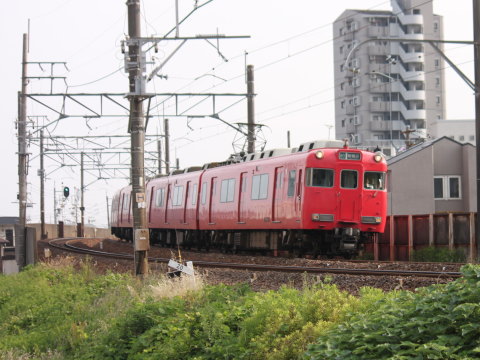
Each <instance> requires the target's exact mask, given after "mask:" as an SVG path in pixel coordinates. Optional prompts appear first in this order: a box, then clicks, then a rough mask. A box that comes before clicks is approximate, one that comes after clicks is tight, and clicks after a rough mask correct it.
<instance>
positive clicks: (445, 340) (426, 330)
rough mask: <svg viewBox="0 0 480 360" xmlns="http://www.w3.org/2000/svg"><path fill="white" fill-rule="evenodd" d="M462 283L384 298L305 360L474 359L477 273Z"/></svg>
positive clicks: (478, 332) (478, 348)
mask: <svg viewBox="0 0 480 360" xmlns="http://www.w3.org/2000/svg"><path fill="white" fill-rule="evenodd" d="M462 272H463V274H464V278H462V279H459V280H457V281H454V282H451V283H448V284H444V285H435V286H430V287H428V288H424V289H420V290H419V291H418V292H417V293H410V292H401V293H398V294H395V296H388V297H386V298H385V299H384V300H382V301H381V302H379V303H378V306H377V307H376V308H375V310H374V311H372V312H370V313H363V314H356V315H355V316H354V317H353V318H352V319H350V321H348V322H345V323H343V324H341V325H339V326H337V327H335V328H334V329H332V330H331V331H329V332H326V333H324V334H322V335H321V336H320V337H319V339H318V342H317V344H316V345H313V346H311V347H310V349H309V351H308V358H309V359H362V360H363V359H376V360H377V359H463V360H465V359H478V358H479V357H480V267H479V266H473V265H467V266H464V267H463V269H462Z"/></svg>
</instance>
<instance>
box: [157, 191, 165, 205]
mask: <svg viewBox="0 0 480 360" xmlns="http://www.w3.org/2000/svg"><path fill="white" fill-rule="evenodd" d="M164 197H165V189H163V188H161V189H157V190H156V191H155V207H157V208H159V207H162V206H163V199H164Z"/></svg>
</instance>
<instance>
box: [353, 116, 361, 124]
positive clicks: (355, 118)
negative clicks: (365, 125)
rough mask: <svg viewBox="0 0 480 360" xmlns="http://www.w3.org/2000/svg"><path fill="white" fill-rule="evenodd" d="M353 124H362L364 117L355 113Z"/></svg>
mask: <svg viewBox="0 0 480 360" xmlns="http://www.w3.org/2000/svg"><path fill="white" fill-rule="evenodd" d="M353 124H354V125H361V124H362V118H361V116H360V115H355V116H354V117H353Z"/></svg>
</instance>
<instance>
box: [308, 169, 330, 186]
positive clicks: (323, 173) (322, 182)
mask: <svg viewBox="0 0 480 360" xmlns="http://www.w3.org/2000/svg"><path fill="white" fill-rule="evenodd" d="M306 180H307V181H306V184H307V186H317V187H333V170H332V169H315V168H308V169H307V179H306Z"/></svg>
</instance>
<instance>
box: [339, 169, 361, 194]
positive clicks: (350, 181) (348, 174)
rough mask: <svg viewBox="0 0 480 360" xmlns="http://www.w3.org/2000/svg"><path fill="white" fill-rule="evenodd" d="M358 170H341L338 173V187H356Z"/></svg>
mask: <svg viewBox="0 0 480 360" xmlns="http://www.w3.org/2000/svg"><path fill="white" fill-rule="evenodd" d="M357 178H358V172H357V171H355V170H342V172H341V174H340V187H342V188H343V189H356V188H357V182H358V181H357Z"/></svg>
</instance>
